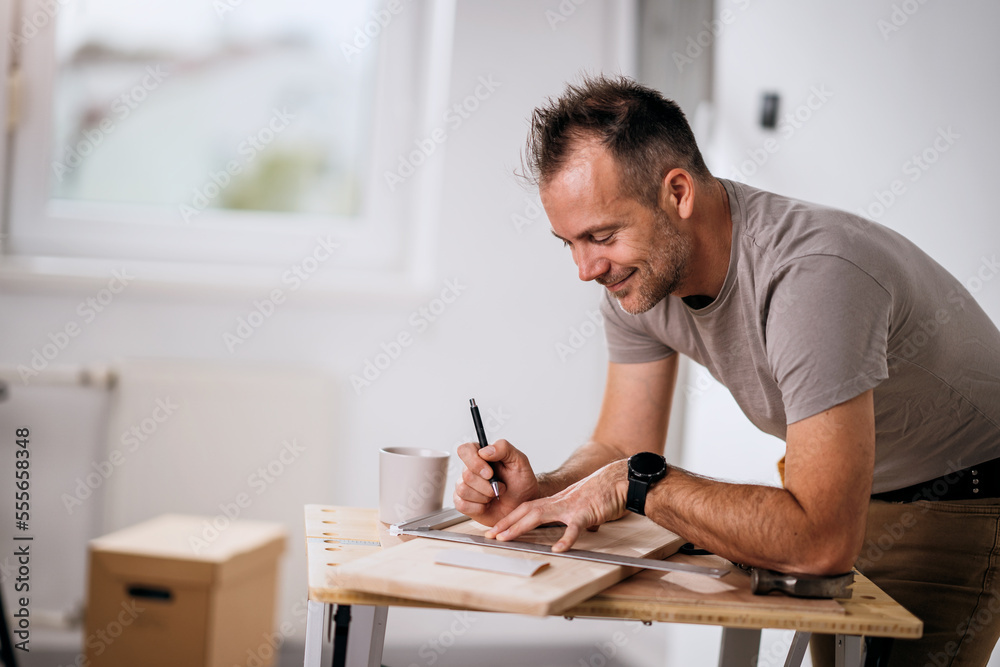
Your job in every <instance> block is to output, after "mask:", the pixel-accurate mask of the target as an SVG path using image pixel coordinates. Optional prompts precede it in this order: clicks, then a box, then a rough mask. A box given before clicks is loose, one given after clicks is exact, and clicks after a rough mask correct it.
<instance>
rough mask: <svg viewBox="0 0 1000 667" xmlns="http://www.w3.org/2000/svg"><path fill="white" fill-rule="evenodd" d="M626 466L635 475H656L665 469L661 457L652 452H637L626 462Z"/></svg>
mask: <svg viewBox="0 0 1000 667" xmlns="http://www.w3.org/2000/svg"><path fill="white" fill-rule="evenodd" d="M628 465H629V468H630V469H631V470H632V472H633V473H634V474H636V475H656V474H659V473H661V472H663V471H664V469H665V468H666V464H665V463H664V461H663V457H662V456H660V455H659V454H654V453H652V452H639V453H638V454H636V455H635V456H632V457H631V458H630V459H629V460H628Z"/></svg>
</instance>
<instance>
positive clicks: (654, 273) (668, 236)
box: [615, 211, 691, 315]
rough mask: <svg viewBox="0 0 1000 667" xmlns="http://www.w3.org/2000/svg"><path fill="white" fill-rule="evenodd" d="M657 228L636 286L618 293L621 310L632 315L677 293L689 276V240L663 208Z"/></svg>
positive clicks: (637, 277) (637, 269)
mask: <svg viewBox="0 0 1000 667" xmlns="http://www.w3.org/2000/svg"><path fill="white" fill-rule="evenodd" d="M656 230H657V231H656V235H655V236H654V238H653V244H652V245H653V248H652V251H651V253H650V256H649V261H648V262H646V263H645V264H644V265H642V266H639V267H637V268H636V272H637V273H638V275H637V276H636V279H637V280H636V281H635V282H636V283H637V285H636V286H630V287H629V288H627V289H626V290H624V292H623V293H620V294H616V295H615V298H617V299H618V304H619V305H620V306H621V308H622V310H624V311H625V312H626V313H628V314H630V315H639V314H641V313H645V312H646V311H648V310H650V309H651V308H652V307H653V306H655V305H656V304H658V303H659V302H660V301H662V300H663V299H665V298H667V297H668V296H669V295H670V294H672V293H673V292H675V291H676V290H677V288H678V287H680V285H681V283H682V282H683V281H684V279H685V278H686V277H687V265H688V259H689V258H690V256H691V241H690V239H688V238H687V237H686V236H683V235H682V234H681V233H680V232H679V231H677V228H676V227H675V226H674V224H673V223H672V222H670V219H669V218H668V217H667V215H666V213H664V212H662V211H660V212H658V214H657V216H656ZM633 290H634V291H635V293H636V301H635V303H633V304H631V305H629V304H626V303H625V302H624V301H623V299H625V298H626V297H628V296H629V293H631V292H632V291H633Z"/></svg>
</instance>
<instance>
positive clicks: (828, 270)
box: [765, 255, 892, 424]
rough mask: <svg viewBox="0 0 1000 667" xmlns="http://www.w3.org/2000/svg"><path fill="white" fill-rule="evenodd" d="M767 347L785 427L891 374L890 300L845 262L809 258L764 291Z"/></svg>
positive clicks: (782, 269)
mask: <svg viewBox="0 0 1000 667" xmlns="http://www.w3.org/2000/svg"><path fill="white" fill-rule="evenodd" d="M768 297H769V298H768V303H767V311H766V312H767V315H766V324H765V332H766V349H767V358H768V363H769V364H770V367H771V371H772V372H773V373H774V378H775V380H776V381H777V383H778V387H779V388H780V389H781V396H782V401H783V403H784V406H785V417H786V421H787V423H789V424H791V423H794V422H797V421H799V420H802V419H805V418H806V417H811V416H812V415H815V414H818V413H820V412H823V411H824V410H827V409H829V408H832V407H833V406H835V405H838V404H840V403H843V402H844V401H846V400H849V399H851V398H854V397H855V396H858V395H859V394H862V393H864V392H866V391H868V390H869V389H873V388H874V387H876V386H877V385H878V384H879V383H880V382H881V381H882V380H885V379H886V378H888V377H889V369H888V362H887V356H886V355H887V349H888V337H889V320H890V313H891V309H892V296H891V294H889V292H888V291H887V290H886V289H885V288H884V287H882V286H881V285H880V284H879V283H878V282H877V281H876V280H875V279H874V278H872V277H871V276H870V275H869V274H868V273H866V272H865V271H863V270H862V269H860V268H859V267H857V266H856V265H855V264H853V263H851V262H850V261H848V260H846V259H842V258H840V257H835V256H831V255H809V256H806V257H801V258H798V259H795V260H792V261H791V262H789V263H787V264H785V265H783V266H782V267H780V268H779V269H778V270H777V271H776V272H775V274H774V276H773V277H772V279H771V283H770V285H769V288H768Z"/></svg>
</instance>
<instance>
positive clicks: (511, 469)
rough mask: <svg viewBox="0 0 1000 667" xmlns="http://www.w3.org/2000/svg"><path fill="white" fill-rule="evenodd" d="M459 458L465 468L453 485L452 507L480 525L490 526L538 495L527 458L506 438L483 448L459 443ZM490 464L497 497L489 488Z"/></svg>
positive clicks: (533, 475) (536, 484) (535, 481)
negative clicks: (497, 493) (494, 479)
mask: <svg viewBox="0 0 1000 667" xmlns="http://www.w3.org/2000/svg"><path fill="white" fill-rule="evenodd" d="M458 457H459V458H460V459H462V462H463V463H465V470H463V471H462V478H461V479H459V480H458V482H457V483H456V484H455V494H454V496H453V500H454V502H455V509H457V510H458V511H459V512H461V513H462V514H465V515H466V516H468V517H470V518H471V519H474V520H476V521H478V522H479V523H481V524H483V525H486V526H492V525H493V524H495V523H496V522H497V521H499V520H500V519H502V518H503V517H505V516H507V514H509V513H510V512H511V511H512V510H513V509H514V508H515V507H517V506H518V505H520V504H521V503H523V502H527V501H529V500H535V499H536V498H538V497H539V495H540V494H539V490H538V480H537V479H536V478H535V473H534V471H533V470H532V469H531V464H530V463H529V462H528V457H527V456H525V455H524V454H523V453H522V452H521V451H520V450H518V449H516V448H515V447H514V445H512V444H510V443H509V442H507V441H506V440H497V441H496V442H494V443H493V444H492V445H490V446H488V447H483V448H482V449H479V444H478V443H475V442H467V443H465V444H464V445H461V446H459V448H458ZM490 463H492V464H493V467H494V468H495V469H496V479H497V480H498V481H499V482H500V484H499V486H500V499H499V500H497V498H496V496H494V495H493V489H492V488H491V487H490V482H489V480H490V477H492V476H493V474H494V473H493V471H492V470H491V469H490Z"/></svg>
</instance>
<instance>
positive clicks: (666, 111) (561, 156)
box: [525, 75, 712, 208]
mask: <svg viewBox="0 0 1000 667" xmlns="http://www.w3.org/2000/svg"><path fill="white" fill-rule="evenodd" d="M588 139H596V140H597V141H599V142H600V144H601V145H602V146H604V147H605V148H607V149H608V150H609V151H610V152H611V155H612V157H614V159H615V162H617V164H618V170H619V176H620V178H621V185H622V189H623V190H624V191H625V193H626V194H628V195H630V196H632V197H635V198H636V199H637V200H639V201H640V202H642V203H643V204H645V205H647V206H650V207H653V208H656V207H657V205H658V202H659V195H660V187H661V184H662V181H663V177H664V176H666V174H667V173H668V172H669V171H670V170H671V169H674V168H677V167H680V168H682V169H686V170H687V171H688V172H690V173H691V175H692V176H693V177H694V178H696V179H698V180H701V181H707V180H708V179H710V178H711V177H712V174H711V173H710V172H709V171H708V167H706V166H705V161H704V160H703V159H702V157H701V151H699V150H698V144H697V142H695V139H694V133H692V132H691V127H690V126H689V125H688V122H687V119H686V118H685V117H684V112H683V111H681V109H680V107H679V106H677V104H676V103H674V102H673V101H671V100H668V99H666V98H665V97H663V96H662V95H661V94H660V93H658V92H657V91H655V90H653V89H652V88H647V87H646V86H642V85H640V84H638V83H636V82H635V81H632V80H631V79H629V78H626V77H614V78H611V77H606V76H603V75H602V76H595V77H585V78H584V80H583V82H582V83H581V84H580V85H567V86H566V91H565V92H564V93H563V94H562V96H561V97H559V98H558V99H555V100H553V99H551V98H550V99H549V100H548V104H546V105H544V106H540V107H538V108H536V109H535V111H534V112H533V113H532V115H531V131H530V133H529V135H528V143H527V147H526V156H525V163H526V170H527V172H528V177H529V179H530V180H531V181H532V182H533V183H534V184H535V185H538V186H541V187H544V186H545V185H546V183H548V182H549V181H550V180H551V179H552V178H553V177H554V176H555V175H556V174H558V173H559V171H560V170H561V169H562V168H563V167H564V166H565V165H566V162H567V161H568V159H569V158H570V157H571V156H572V154H573V151H574V150H575V149H576V147H577V144H578V142H579V141H581V140H584V141H585V140H588Z"/></svg>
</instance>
